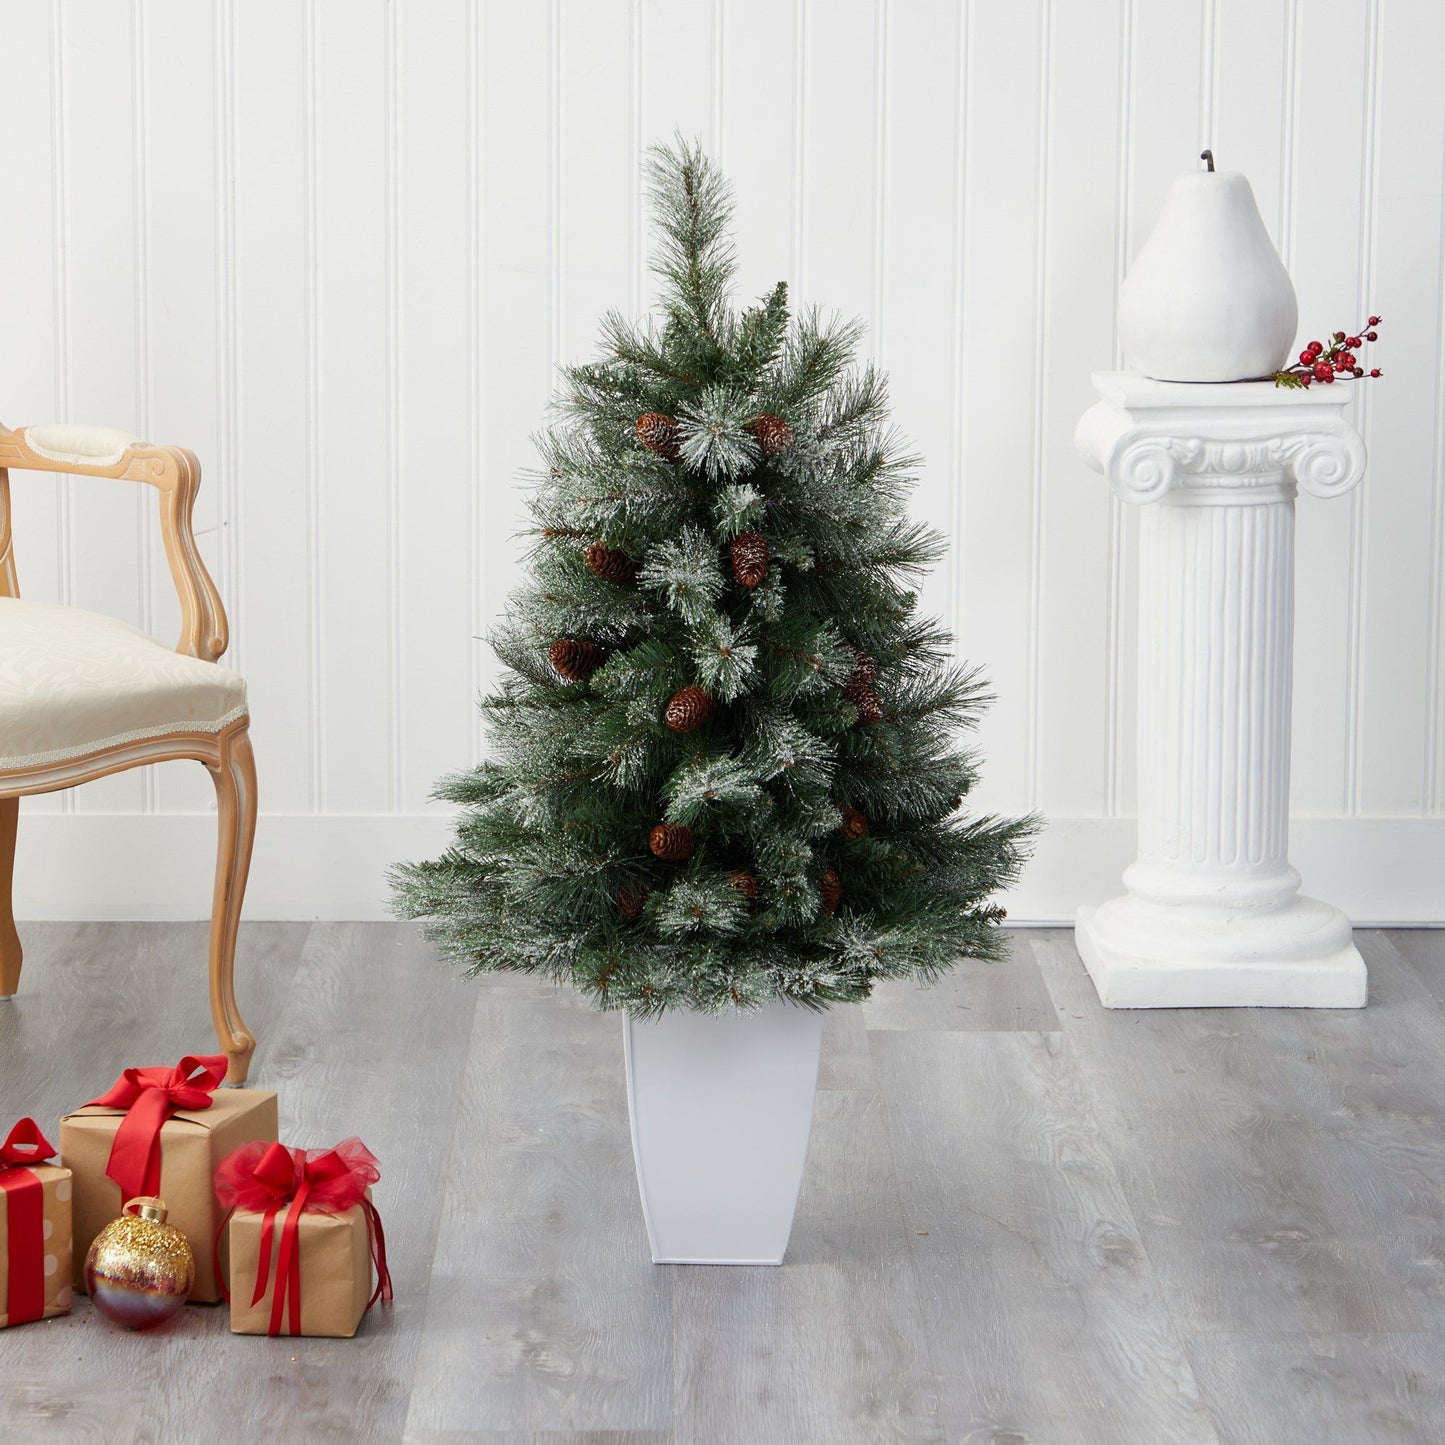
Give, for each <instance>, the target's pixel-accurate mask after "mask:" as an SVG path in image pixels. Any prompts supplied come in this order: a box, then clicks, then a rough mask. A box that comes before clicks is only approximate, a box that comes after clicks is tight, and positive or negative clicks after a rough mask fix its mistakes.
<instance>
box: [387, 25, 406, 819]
mask: <svg viewBox="0 0 1445 1445" xmlns="http://www.w3.org/2000/svg"><path fill="white" fill-rule="evenodd" d="M385 10H386V198H385V210H386V510H387V518H388V526H387V529H386V534H387V535H386V557H387V583H388V587H387V606H386V616H387V630H388V634H389V640H390V647H389V662H388V678H387V686H388V693H389V696H390V699H391V809H392V811H393V812H398V813H399V812H400V811H401V807H402V786H403V779H404V777H405V763H404V761H403V759H404V758H405V756H406V726H405V717H406V710H405V707H404V706H403V702H402V699H403V694H404V691H405V687H406V671H405V661H404V658H405V649H404V645H403V644H404V638H405V626H404V617H403V605H404V604H403V598H404V597H405V579H404V577H403V576H402V569H403V560H402V559H403V558H404V557H405V555H406V552H405V546H404V539H403V534H402V528H403V526H404V523H405V512H404V509H403V507H402V500H401V458H402V454H403V453H402V428H403V412H402V406H403V402H402V388H401V344H402V329H401V328H402V322H401V265H402V255H401V206H402V176H401V95H400V88H401V87H400V75H399V72H400V58H399V55H398V47H399V45H400V36H399V34H398V29H397V6H396V5H395V4H387V5H386V7H385Z"/></svg>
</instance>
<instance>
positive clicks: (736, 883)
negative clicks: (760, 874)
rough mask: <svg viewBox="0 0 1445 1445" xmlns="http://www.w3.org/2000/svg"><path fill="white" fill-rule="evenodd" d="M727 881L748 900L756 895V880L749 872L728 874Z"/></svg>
mask: <svg viewBox="0 0 1445 1445" xmlns="http://www.w3.org/2000/svg"><path fill="white" fill-rule="evenodd" d="M728 882H729V883H731V884H732V886H733V887H734V888H736V889H737V890H738V892H739V893H741V894H742V895H743V897H744V898H747V899H749V900H751V899H754V898H756V897H757V896H758V880H757V879H756V878H754V877H753V875H752V874H751V873H744V872H741V871H739V872H737V873H729V874H728Z"/></svg>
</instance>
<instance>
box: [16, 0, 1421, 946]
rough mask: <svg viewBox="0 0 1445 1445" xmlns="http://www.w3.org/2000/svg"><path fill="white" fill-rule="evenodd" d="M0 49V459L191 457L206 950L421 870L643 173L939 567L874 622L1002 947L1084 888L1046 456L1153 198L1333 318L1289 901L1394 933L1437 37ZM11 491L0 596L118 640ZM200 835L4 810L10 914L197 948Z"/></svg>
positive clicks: (633, 230)
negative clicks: (922, 697) (520, 531)
mask: <svg viewBox="0 0 1445 1445" xmlns="http://www.w3.org/2000/svg"><path fill="white" fill-rule="evenodd" d="M0 46H3V50H4V53H5V54H6V56H7V57H8V58H9V60H10V64H9V65H8V66H7V77H6V84H5V85H4V87H0V177H3V190H0V284H3V286H4V316H5V325H4V327H3V330H0V416H3V417H4V418H5V420H6V421H7V422H10V423H11V424H17V423H20V422H24V421H39V420H49V419H60V420H74V421H95V422H102V423H107V424H111V425H117V426H121V427H126V428H129V429H132V430H135V431H138V432H140V433H143V434H145V435H148V436H150V437H152V438H155V439H157V440H165V441H177V442H184V443H186V444H189V445H191V446H193V447H194V448H195V449H196V450H197V451H198V452H199V453H200V454H201V456H202V459H203V461H204V463H205V464H206V477H207V481H206V486H205V493H204V501H203V504H202V515H201V526H202V528H203V531H204V536H203V539H202V541H203V547H204V549H205V552H206V555H207V558H208V561H209V562H210V564H211V566H212V567H213V569H214V571H215V573H216V575H217V579H218V581H219V583H220V586H221V590H222V593H223V595H224V597H225V599H226V602H227V605H228V607H229V609H230V612H231V616H232V621H233V635H234V639H235V640H234V643H233V648H232V653H231V660H232V662H233V664H234V665H236V666H238V667H240V668H241V669H242V670H244V671H245V672H246V674H247V676H248V677H249V679H250V683H251V688H252V698H253V711H254V715H255V737H256V746H257V755H258V759H259V766H260V769H261V782H262V808H263V815H264V816H263V821H262V827H261V832H260V835H259V842H258V854H257V863H256V871H255V874H254V882H253V892H252V899H251V905H252V906H251V910H250V912H251V916H267V915H270V916H298V917H304V916H310V915H313V914H323V915H324V914H329V915H333V916H338V915H339V916H361V915H367V914H375V913H376V912H377V911H378V910H379V908H380V906H381V900H382V897H383V892H384V890H383V886H382V882H381V873H382V869H383V867H384V864H385V863H386V861H387V860H388V859H390V858H393V857H396V856H404V855H407V854H415V853H417V852H419V851H422V850H427V849H431V848H434V847H436V846H437V845H438V844H439V843H440V841H441V840H442V838H443V837H444V835H445V831H446V827H445V819H444V817H442V816H441V814H440V812H439V810H438V809H437V808H436V807H435V806H434V805H430V804H429V803H428V801H427V794H428V790H429V788H430V785H431V783H432V781H433V779H434V778H435V777H436V776H437V775H438V774H440V773H442V772H444V771H446V770H448V769H451V768H453V767H456V766H460V765H465V764H466V763H468V762H469V761H470V760H472V759H474V758H475V757H476V756H478V754H479V751H480V748H481V746H482V740H481V735H480V731H479V728H478V726H477V720H476V717H475V712H474V709H473V699H474V697H475V696H476V694H477V693H478V691H479V690H481V689H483V688H485V687H486V686H487V684H488V682H489V680H490V678H491V676H492V668H493V663H492V661H491V659H490V656H489V654H488V652H487V650H486V648H485V646H484V645H483V643H482V642H481V641H480V640H479V638H480V636H481V634H483V633H484V632H485V630H486V629H487V627H488V625H489V622H490V620H491V619H492V618H493V617H494V616H495V615H496V614H497V613H498V611H499V610H500V609H501V607H502V605H503V602H504V599H505V597H506V594H507V592H508V590H509V588H510V586H511V584H512V582H513V580H514V578H515V566H516V559H517V556H518V552H519V548H518V545H517V543H516V542H515V541H514V540H513V533H514V532H515V530H516V527H517V524H518V518H519V515H520V503H519V495H518V492H517V489H516V484H515V477H516V474H517V472H518V470H519V469H520V468H522V467H524V466H526V465H528V464H529V462H530V460H531V457H530V450H529V442H528V437H529V433H531V432H532V431H533V430H534V429H535V428H537V426H538V425H539V424H540V423H541V421H542V418H543V409H544V405H545V402H546V400H547V397H548V393H549V390H550V388H551V385H552V378H553V374H554V368H555V367H556V366H557V364H558V363H559V362H560V361H562V360H564V359H566V358H571V357H577V356H580V355H583V354H585V353H587V352H588V351H589V350H590V348H591V345H592V337H593V334H594V330H595V326H596V322H597V318H598V316H599V314H600V313H601V312H602V311H603V310H604V309H606V308H608V307H611V306H621V307H623V308H625V309H629V310H633V311H635V310H637V309H639V308H640V307H641V306H643V305H644V304H645V303H646V301H647V299H648V296H649V294H650V290H651V286H650V278H649V276H648V273H647V270H646V247H647V236H646V230H645V224H644V218H643V212H642V198H641V192H640V187H639V183H638V156H639V153H640V151H641V150H642V148H643V147H644V145H645V144H646V143H648V142H649V141H651V140H653V139H655V138H658V137H663V136H667V135H669V134H670V133H671V132H673V131H674V129H680V130H681V131H683V132H684V133H686V134H689V135H692V134H696V135H700V136H701V137H702V138H703V140H704V141H705V143H706V144H707V145H708V146H709V147H710V148H711V149H712V151H713V152H714V153H715V154H716V155H717V156H718V157H719V158H720V159H721V160H722V161H723V162H724V164H725V165H726V167H727V168H728V170H729V171H730V173H731V175H732V178H733V181H734V183H735V186H736V190H737V199H738V234H739V243H740V250H741V257H742V278H743V283H744V284H743V290H744V292H745V293H746V294H749V295H751V294H756V293H759V292H761V291H763V290H764V289H765V288H766V287H768V286H769V285H770V284H771V283H772V282H773V281H774V280H776V279H777V278H778V277H786V278H787V279H788V280H789V281H790V282H791V283H792V285H793V287H794V294H795V297H796V298H797V299H798V300H799V301H804V302H807V301H817V302H820V303H823V304H825V305H827V306H831V307H836V308H838V309H841V310H843V311H845V312H855V313H859V314H861V315H863V316H865V317H867V318H868V320H869V322H870V325H871V331H870V339H869V342H868V346H869V348H870V351H871V353H872V354H873V355H875V356H877V357H878V358H879V359H880V360H881V361H882V362H883V363H884V364H885V365H886V366H887V367H888V368H889V369H890V371H891V372H892V374H893V378H894V390H895V397H896V409H897V419H898V421H899V423H900V424H901V425H902V427H903V428H904V429H905V430H906V431H907V432H908V433H910V434H911V435H912V436H913V437H914V438H916V440H917V443H918V446H919V449H920V450H921V451H922V453H923V454H924V455H925V456H926V458H927V462H928V465H927V469H926V472H925V474H924V477H923V481H922V485H921V488H920V490H919V493H918V496H917V502H916V506H917V510H918V511H919V512H920V513H921V514H922V515H924V516H926V517H928V518H929V519H930V520H932V521H934V522H935V523H937V524H938V525H939V526H941V527H942V528H944V529H945V530H946V531H947V532H948V533H949V534H950V535H951V537H952V539H953V543H954V546H953V550H952V553H951V556H950V558H949V560H948V561H947V562H946V563H945V564H944V566H943V567H942V568H941V570H940V571H939V572H938V574H937V575H936V576H935V577H934V578H932V579H931V580H930V582H929V583H928V588H927V598H928V601H929V603H930V604H931V605H932V607H933V608H934V609H935V610H937V611H939V612H941V613H942V614H944V615H945V616H947V617H948V618H949V619H950V621H951V622H952V624H953V626H954V628H955V629H956V631H957V633H958V635H959V639H960V648H961V651H962V653H963V654H964V655H965V656H967V657H968V658H970V659H972V660H976V661H979V662H983V663H985V664H986V665H987V667H988V669H989V671H990V672H991V674H992V676H993V679H994V683H995V687H996V691H997V695H998V700H997V703H996V704H995V706H994V708H993V711H992V712H991V714H990V715H989V717H988V720H987V722H986V723H985V724H984V726H983V728H982V731H981V736H980V742H981V746H982V748H983V751H984V752H985V754H986V756H987V765H986V770H985V779H986V781H985V784H984V785H983V788H982V792H981V797H980V803H981V805H982V806H984V807H988V808H992V809H1000V810H1005V811H1012V810H1018V809H1025V808H1037V809H1040V810H1042V811H1043V812H1044V813H1045V814H1046V815H1047V816H1048V817H1049V818H1050V819H1051V820H1053V826H1052V827H1051V829H1050V831H1049V833H1048V835H1047V837H1046V839H1045V841H1044V843H1043V844H1042V846H1041V851H1040V855H1039V859H1038V862H1037V863H1036V865H1035V867H1034V868H1033V869H1032V870H1031V871H1030V874H1029V876H1028V878H1027V879H1026V881H1025V883H1024V885H1023V887H1022V888H1021V889H1020V891H1019V893H1018V895H1017V896H1016V898H1015V899H1014V900H1013V906H1014V911H1015V914H1016V916H1023V917H1029V918H1049V917H1064V916H1067V915H1068V913H1069V912H1070V910H1071V909H1072V907H1073V905H1074V904H1075V903H1076V902H1077V901H1079V900H1080V899H1081V898H1089V897H1098V896H1101V895H1102V894H1103V893H1105V892H1107V891H1109V889H1110V886H1111V882H1112V875H1114V874H1115V873H1116V872H1117V870H1118V868H1119V867H1120V866H1121V865H1122V863H1123V862H1124V861H1125V860H1126V859H1127V857H1128V856H1129V853H1130V846H1129V840H1130V828H1129V823H1128V818H1129V814H1130V812H1131V808H1132V804H1133V778H1132V757H1133V693H1134V688H1133V670H1134V660H1133V635H1134V617H1135V615H1136V609H1137V608H1138V606H1139V605H1140V599H1139V598H1138V597H1137V596H1136V595H1135V582H1134V565H1135V538H1136V519H1135V517H1134V516H1132V515H1131V514H1130V512H1129V511H1128V509H1126V508H1123V507H1121V506H1120V505H1118V504H1117V503H1115V502H1112V501H1111V500H1110V498H1109V497H1108V495H1107V494H1106V492H1105V489H1104V486H1103V484H1102V482H1101V480H1100V479H1099V478H1097V477H1095V476H1094V475H1093V474H1092V473H1089V472H1087V471H1086V470H1085V469H1084V468H1083V466H1082V465H1081V464H1080V463H1079V462H1078V461H1077V460H1076V459H1075V457H1074V454H1073V450H1072V443H1071V437H1072V431H1073V425H1074V422H1075V419H1076V418H1077V416H1078V414H1079V413H1080V412H1081V411H1082V410H1083V409H1084V407H1085V406H1086V405H1087V404H1088V402H1089V398H1090V387H1089V380H1088V377H1089V372H1090V370H1091V369H1094V368H1101V367H1103V368H1107V367H1110V366H1114V365H1117V364H1118V363H1119V359H1120V358H1119V354H1118V351H1117V346H1116V342H1115V338H1114V333H1113V314H1114V305H1115V297H1116V292H1117V287H1118V283H1119V280H1120V278H1121V277H1122V275H1123V272H1124V270H1125V268H1126V266H1127V264H1128V261H1129V258H1130V257H1131V256H1132V254H1133V253H1134V252H1135V251H1136V250H1137V248H1138V246H1139V245H1140V244H1141V242H1142V240H1143V238H1144V236H1145V235H1146V234H1147V232H1148V230H1149V228H1150V226H1151V224H1152V221H1153V218H1154V216H1155V214H1156V213H1157V210H1158V207H1159V204H1160V201H1161V198H1162V196H1163V193H1164V190H1165V188H1166V186H1167V184H1168V182H1169V181H1170V179H1171V178H1172V177H1173V176H1174V175H1176V174H1177V173H1179V172H1180V171H1182V170H1185V169H1188V168H1189V167H1190V166H1191V165H1192V164H1193V163H1194V158H1195V156H1196V155H1197V153H1198V152H1199V150H1200V149H1201V147H1202V146H1203V145H1206V144H1209V145H1212V146H1213V147H1214V149H1215V151H1216V153H1217V155H1218V156H1219V159H1220V163H1221V165H1222V166H1223V167H1226V168H1231V169H1235V168H1237V169H1242V170H1244V171H1245V172H1246V173H1247V174H1248V175H1249V176H1250V177H1251V179H1252V181H1253V183H1254V186H1255V190H1256V193H1257V195H1258V197H1259V201H1260V206H1261V209H1262V211H1263V213H1264V216H1265V220H1266V222H1267V223H1268V225H1269V227H1270V229H1271V231H1272V233H1273V235H1274V236H1275V238H1276V241H1277V242H1278V244H1279V246H1280V249H1281V251H1282V253H1283V254H1284V256H1285V258H1286V261H1287V263H1288V265H1289V267H1290V269H1291V271H1292V273H1293V274H1294V277H1295V280H1296V284H1297V287H1298V291H1299V296H1300V312H1301V316H1302V317H1304V318H1305V323H1304V325H1305V329H1306V332H1307V333H1309V334H1318V333H1322V332H1325V331H1327V330H1330V329H1333V328H1334V327H1335V326H1345V325H1354V324H1356V323H1357V321H1358V320H1360V319H1362V318H1363V316H1364V314H1365V313H1366V311H1367V310H1369V309H1374V310H1377V311H1379V312H1381V313H1382V314H1383V315H1384V316H1385V317H1386V324H1385V327H1384V330H1383V333H1382V335H1383V338H1384V339H1383V340H1382V342H1381V343H1380V346H1379V349H1378V353H1377V356H1378V360H1379V362H1380V364H1382V365H1383V366H1384V368H1385V370H1386V372H1387V376H1386V379H1385V380H1384V381H1383V382H1381V383H1379V384H1376V385H1371V386H1367V387H1364V388H1361V389H1360V395H1359V399H1358V400H1357V401H1356V402H1355V408H1356V412H1355V420H1356V422H1357V424H1358V425H1359V426H1360V427H1361V428H1362V429H1363V430H1364V432H1365V434H1366V437H1367V440H1368V442H1369V445H1370V451H1371V468H1370V473H1369V476H1368V479H1367V482H1366V485H1365V487H1364V488H1363V489H1362V490H1361V491H1359V492H1357V493H1355V494H1354V495H1352V497H1351V498H1350V500H1349V501H1348V502H1346V503H1341V504H1338V505H1335V506H1325V505H1320V504H1315V503H1311V502H1309V501H1305V502H1303V503H1302V504H1301V506H1300V538H1299V607H1298V617H1299V632H1298V663H1297V685H1296V701H1295V776H1294V805H1295V810H1296V813H1297V815H1299V816H1300V818H1301V821H1300V823H1299V824H1298V826H1297V829H1296V836H1297V848H1296V854H1297V861H1299V862H1300V864H1301V866H1302V867H1303V869H1304V870H1305V872H1306V876H1307V879H1308V880H1309V881H1310V882H1311V883H1312V884H1313V885H1314V886H1315V887H1316V888H1317V889H1318V890H1319V891H1321V892H1327V893H1329V894H1330V896H1332V897H1334V898H1337V899H1338V900H1339V901H1340V902H1341V903H1342V904H1343V905H1344V906H1345V907H1347V908H1351V909H1353V910H1354V911H1355V913H1356V914H1357V915H1358V916H1361V917H1364V918H1371V919H1391V918H1395V919H1410V918H1414V919H1422V918H1440V917H1445V884H1442V883H1441V882H1440V877H1441V869H1442V867H1445V699H1442V693H1445V624H1442V580H1445V423H1442V416H1445V393H1442V375H1445V366H1442V302H1445V292H1442V274H1441V254H1442V211H1441V202H1442V171H1445V89H1442V87H1441V85H1440V83H1439V76H1438V69H1439V64H1438V63H1439V60H1440V57H1441V56H1442V55H1445V7H1442V6H1441V5H1440V4H1439V3H1438V0H1087V3H1085V0H1009V3H1007V4H1005V3H999V0H993V3H985V0H978V3H969V4H966V5H965V4H961V3H957V0H952V3H945V0H791V3H788V0H550V3H549V0H485V3H480V4H478V3H471V0H391V3H387V0H212V3H210V4H205V3H198V0H130V3H128V4H126V3H117V0H49V3H40V0H29V3H23V4H22V3H16V4H10V5H7V6H5V8H4V9H3V11H0ZM15 490H16V492H17V494H18V495H17V501H16V512H17V522H18V527H17V536H18V556H19V564H20V573H21V582H22V586H23V588H24V589H25V592H26V594H27V595H28V596H31V597H35V598H40V599H60V600H65V601H67V602H73V603H76V604H79V605H82V606H86V607H92V608H96V609H102V610H105V611H108V612H112V613H115V614H117V615H119V616H122V617H125V618H128V619H130V620H132V621H135V622H137V623H139V624H141V625H143V626H145V627H147V628H150V629H154V630H156V631H157V632H158V633H159V634H160V635H162V636H169V635H170V633H171V630H172V629H173V627H174V626H175V625H176V608H175V604H174V600H173V598H172V597H171V595H170V591H169V583H168V577H167V573H166V569H165V567H164V565H163V558H162V556H161V553H160V550H159V544H158V539H157V537H156V535H155V525H154V519H153V518H152V517H151V516H150V514H149V512H148V511H147V510H146V508H145V505H144V504H145V502H146V501H147V500H149V499H148V498H142V497H138V496H134V495H131V494H130V493H129V492H128V491H127V490H126V489H124V488H118V487H117V486H116V484H107V483H98V482H83V481H75V482H72V483H70V484H68V485H64V486H60V487H56V486H55V485H53V484H52V483H51V482H50V481H48V480H46V479H44V478H40V477H26V476H17V477H16V479H15ZM1145 601H1146V604H1147V599H1145ZM208 793H209V785H208V783H207V782H206V779H205V777H204V775H203V774H202V773H201V770H199V769H196V768H189V769H188V768H185V767H181V766H179V765H176V766H174V767H172V768H169V769H167V770H164V771H160V772H157V773H154V774H153V775H151V776H147V775H144V774H140V773H136V774H130V775H127V776H122V777H118V778H113V779H110V780H107V781H105V782H103V783H100V784H97V785H92V786H91V787H89V788H86V789H84V790H82V791H80V792H79V793H77V794H75V795H74V796H71V795H64V794H62V795H56V796H52V797H50V798H46V799H37V800H32V801H31V802H30V803H29V804H28V805H27V810H26V813H25V817H24V820H23V824H22V827H23V834H22V845H21V856H20V877H19V881H18V889H19V898H18V903H19V906H20V909H21V910H22V911H23V912H26V913H29V914H30V915H32V916H44V915H50V916H84V915H90V916H168V915H169V916H177V915H179V916H187V915H196V914H199V913H202V912H204V909H205V907H206V906H207V901H208V897H209V895H208V890H207V884H206V876H207V868H208V866H209V865H208V851H209V847H210V838H209V828H210V823H209V820H208V819H207V818H206V816H205V809H206V808H207V806H208V804H209V798H208Z"/></svg>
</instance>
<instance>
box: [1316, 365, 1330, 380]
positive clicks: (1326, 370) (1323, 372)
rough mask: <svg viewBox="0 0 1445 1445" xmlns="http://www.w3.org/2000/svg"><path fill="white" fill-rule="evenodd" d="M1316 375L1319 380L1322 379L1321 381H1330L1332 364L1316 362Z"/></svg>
mask: <svg viewBox="0 0 1445 1445" xmlns="http://www.w3.org/2000/svg"><path fill="white" fill-rule="evenodd" d="M1315 375H1316V376H1317V377H1319V379H1320V380H1321V381H1328V380H1329V375H1330V364H1329V362H1328V361H1317V362H1315Z"/></svg>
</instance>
